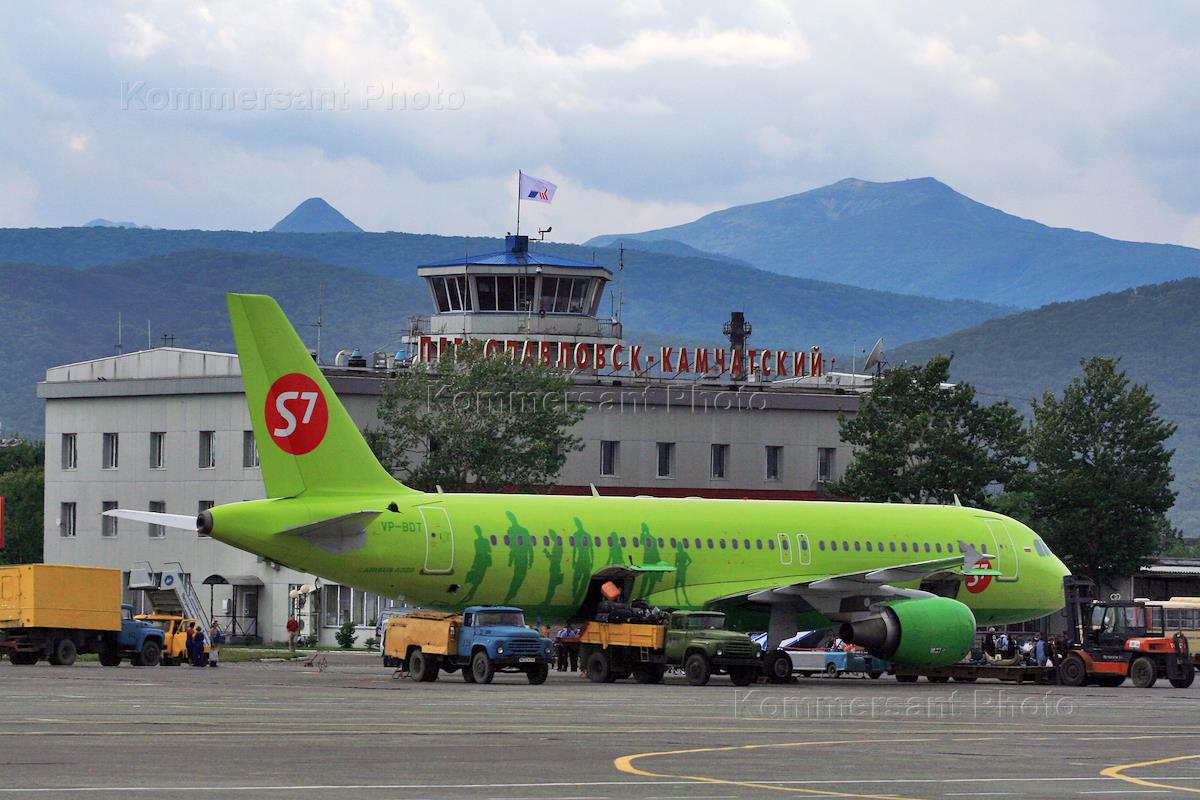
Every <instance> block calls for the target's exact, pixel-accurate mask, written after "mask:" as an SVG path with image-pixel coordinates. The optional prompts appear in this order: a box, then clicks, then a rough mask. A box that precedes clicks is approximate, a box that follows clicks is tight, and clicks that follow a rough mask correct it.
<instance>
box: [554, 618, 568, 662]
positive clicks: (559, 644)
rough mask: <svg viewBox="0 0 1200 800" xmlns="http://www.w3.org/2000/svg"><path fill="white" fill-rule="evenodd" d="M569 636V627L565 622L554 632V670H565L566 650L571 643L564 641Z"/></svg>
mask: <svg viewBox="0 0 1200 800" xmlns="http://www.w3.org/2000/svg"><path fill="white" fill-rule="evenodd" d="M570 636H571V628H570V626H568V625H567V624H565V623H564V624H563V626H562V627H561V628H559V629H558V631H557V632H555V634H554V656H555V659H554V660H555V664H554V669H555V671H556V672H566V671H567V650H568V648H570V646H571V645H570V644H568V643H567V642H566V639H568V638H570Z"/></svg>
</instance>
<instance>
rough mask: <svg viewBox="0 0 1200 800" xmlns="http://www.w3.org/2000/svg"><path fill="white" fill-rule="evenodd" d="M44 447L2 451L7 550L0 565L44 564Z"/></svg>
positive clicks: (32, 445) (0, 476)
mask: <svg viewBox="0 0 1200 800" xmlns="http://www.w3.org/2000/svg"><path fill="white" fill-rule="evenodd" d="M45 451H46V448H45V445H44V444H43V443H42V442H22V443H21V444H17V445H13V446H8V447H0V496H3V497H4V549H3V550H0V564H31V563H36V562H39V561H41V560H42V540H43V537H44V531H43V510H42V509H43V493H44V491H45V484H46V479H45V471H44V468H43V464H44V463H45Z"/></svg>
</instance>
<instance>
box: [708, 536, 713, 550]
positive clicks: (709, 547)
mask: <svg viewBox="0 0 1200 800" xmlns="http://www.w3.org/2000/svg"><path fill="white" fill-rule="evenodd" d="M707 544H708V549H709V550H712V549H713V540H712V539H709V540H708V542H707Z"/></svg>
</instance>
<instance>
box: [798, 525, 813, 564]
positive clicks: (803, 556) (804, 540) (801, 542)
mask: <svg viewBox="0 0 1200 800" xmlns="http://www.w3.org/2000/svg"><path fill="white" fill-rule="evenodd" d="M796 558H798V559H800V565H801V566H805V565H807V564H810V563H812V553H811V552H810V551H809V549H808V534H807V533H797V534H796Z"/></svg>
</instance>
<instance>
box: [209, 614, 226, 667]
mask: <svg viewBox="0 0 1200 800" xmlns="http://www.w3.org/2000/svg"><path fill="white" fill-rule="evenodd" d="M224 641H225V636H224V634H222V633H221V628H220V626H218V625H217V621H216V620H213V623H212V627H210V628H209V629H208V665H209V666H210V667H219V666H221V665H220V663H219V662H220V660H221V644H222V643H223V642H224Z"/></svg>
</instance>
